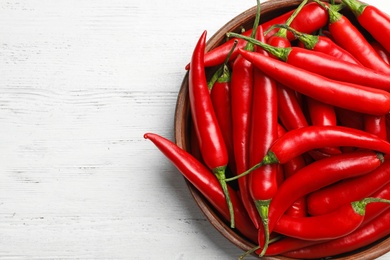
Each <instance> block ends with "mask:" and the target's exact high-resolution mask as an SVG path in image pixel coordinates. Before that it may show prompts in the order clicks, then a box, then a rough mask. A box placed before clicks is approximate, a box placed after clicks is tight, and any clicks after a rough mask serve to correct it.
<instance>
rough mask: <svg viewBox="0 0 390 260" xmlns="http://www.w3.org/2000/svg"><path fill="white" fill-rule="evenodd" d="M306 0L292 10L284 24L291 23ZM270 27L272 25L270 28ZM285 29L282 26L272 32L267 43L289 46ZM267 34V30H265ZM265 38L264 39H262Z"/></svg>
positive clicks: (288, 24)
mask: <svg viewBox="0 0 390 260" xmlns="http://www.w3.org/2000/svg"><path fill="white" fill-rule="evenodd" d="M306 3H307V0H304V1H302V2H301V3H300V4H299V6H298V7H297V8H296V9H295V10H294V12H293V13H292V14H291V16H290V17H289V18H288V19H287V21H286V23H285V25H286V26H290V25H291V23H292V22H293V21H294V19H295V18H296V17H297V15H298V14H299V13H300V11H301V10H302V8H303V7H304V6H305V5H306ZM270 29H272V27H271V28H270ZM287 32H288V31H287V30H286V29H284V28H279V30H278V31H277V32H276V33H274V34H272V35H271V36H270V37H269V38H268V39H267V43H268V44H270V45H272V46H276V47H290V46H291V43H290V40H289V38H288V36H287ZM266 34H267V32H266ZM264 40H265V39H264Z"/></svg>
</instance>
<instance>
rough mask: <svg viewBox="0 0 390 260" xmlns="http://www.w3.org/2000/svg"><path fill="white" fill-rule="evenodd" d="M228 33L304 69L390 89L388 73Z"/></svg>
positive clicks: (323, 55) (326, 75)
mask: <svg viewBox="0 0 390 260" xmlns="http://www.w3.org/2000/svg"><path fill="white" fill-rule="evenodd" d="M228 35H231V36H237V37H241V38H243V39H246V40H248V41H250V42H251V43H253V44H255V45H258V46H261V47H262V48H264V49H265V50H267V52H268V53H270V54H272V56H273V57H276V58H278V59H279V60H282V61H284V62H286V63H288V64H290V65H293V66H295V67H298V68H301V69H304V70H306V71H309V72H312V73H316V74H321V75H322V76H325V77H327V78H330V79H334V80H338V81H343V82H349V83H354V84H359V85H364V86H367V87H372V88H378V89H383V90H386V91H390V77H389V76H388V75H386V74H384V73H381V72H378V71H376V70H374V69H370V68H367V67H364V66H362V65H360V64H351V63H350V62H347V61H343V60H340V59H338V58H336V57H333V56H330V55H328V54H326V53H322V52H317V51H310V50H307V49H304V48H300V47H274V46H271V45H267V44H264V43H262V42H259V41H256V40H255V39H251V38H247V37H242V36H240V35H237V34H233V33H228Z"/></svg>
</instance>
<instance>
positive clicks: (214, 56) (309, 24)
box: [186, 3, 328, 70]
mask: <svg viewBox="0 0 390 260" xmlns="http://www.w3.org/2000/svg"><path fill="white" fill-rule="evenodd" d="M293 12H294V10H292V11H290V12H287V13H285V14H282V15H280V16H277V17H275V18H273V19H271V20H269V21H267V22H265V23H263V24H261V27H262V28H263V30H264V31H266V30H268V29H269V28H270V27H271V26H272V25H274V24H284V23H285V22H286V21H287V19H288V18H289V17H290V16H291V14H292V13H293ZM327 23H328V15H327V12H326V11H325V10H324V9H323V8H321V7H320V6H319V5H318V4H316V3H309V4H307V5H305V6H304V8H302V11H300V13H299V15H297V17H296V18H295V19H294V21H293V22H292V23H291V27H293V28H295V29H297V30H298V31H301V32H305V33H312V32H315V31H317V30H319V29H320V28H322V27H324V26H325V25H326V24H327ZM276 30H277V29H275V31H276ZM275 31H270V32H269V33H268V34H267V35H266V36H265V37H266V39H267V38H268V37H270V36H271V35H272V34H273V33H274V32H275ZM251 34H252V29H249V30H247V31H245V32H244V33H243V35H246V36H249V35H251ZM287 37H288V38H289V39H290V40H292V39H294V36H293V34H292V33H288V34H287ZM233 43H234V41H233V40H229V41H227V42H225V43H223V44H221V45H219V46H217V47H216V48H214V49H212V50H211V51H209V52H207V53H206V54H205V57H204V62H205V67H212V66H218V65H220V64H222V63H223V62H224V60H225V57H226V55H227V54H228V53H229V51H230V50H231V49H232V46H233ZM245 45H246V42H245V41H242V40H239V41H238V45H237V48H236V49H235V51H234V52H233V54H232V56H231V59H235V58H236V57H237V55H238V54H239V53H238V49H241V48H244V46H245ZM189 68H190V65H187V66H186V69H187V70H188V69H189Z"/></svg>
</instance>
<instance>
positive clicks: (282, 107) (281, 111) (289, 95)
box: [277, 84, 309, 131]
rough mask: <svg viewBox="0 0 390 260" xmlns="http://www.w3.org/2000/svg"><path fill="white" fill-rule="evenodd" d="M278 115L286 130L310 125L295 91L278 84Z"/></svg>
mask: <svg viewBox="0 0 390 260" xmlns="http://www.w3.org/2000/svg"><path fill="white" fill-rule="evenodd" d="M277 91H278V115H279V119H280V121H281V123H282V125H283V126H284V127H285V128H286V130H288V131H290V130H293V129H297V128H301V127H305V126H308V125H309V123H308V122H307V120H306V117H305V115H304V113H303V111H302V109H301V106H300V104H299V102H298V99H297V96H296V93H295V91H294V90H293V89H291V88H287V87H285V86H283V85H281V84H278V88H277Z"/></svg>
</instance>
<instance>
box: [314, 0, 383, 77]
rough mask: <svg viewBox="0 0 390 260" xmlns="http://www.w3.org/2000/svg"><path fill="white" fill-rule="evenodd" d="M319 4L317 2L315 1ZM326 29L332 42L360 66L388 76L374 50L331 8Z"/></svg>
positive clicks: (354, 28) (329, 8)
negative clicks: (351, 56) (353, 58)
mask: <svg viewBox="0 0 390 260" xmlns="http://www.w3.org/2000/svg"><path fill="white" fill-rule="evenodd" d="M315 1H316V2H319V1H318V0H315ZM326 9H327V10H328V13H329V24H328V29H329V32H330V33H331V35H332V37H333V39H334V41H335V42H336V43H337V44H338V45H340V46H341V47H342V48H344V49H345V50H347V51H348V52H349V53H351V54H352V55H353V56H354V57H355V58H356V59H357V60H358V61H359V62H360V63H361V64H362V65H364V66H366V67H368V68H371V69H373V70H376V71H380V72H382V73H385V74H390V66H389V65H388V64H387V63H385V62H384V61H383V59H382V58H381V57H380V56H379V55H378V53H377V52H376V51H375V50H374V48H373V47H372V46H371V44H370V43H369V42H368V41H367V39H366V38H365V37H364V35H363V34H362V33H361V32H360V31H359V30H358V29H357V28H356V27H355V26H354V25H353V24H352V23H351V21H350V20H349V19H348V18H347V17H346V16H344V15H342V14H340V13H339V12H337V11H334V9H333V8H332V6H331V7H327V8H326Z"/></svg>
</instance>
